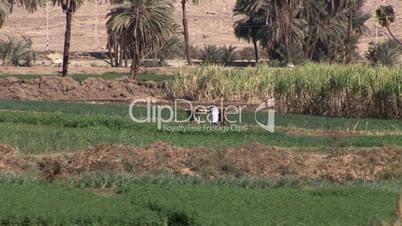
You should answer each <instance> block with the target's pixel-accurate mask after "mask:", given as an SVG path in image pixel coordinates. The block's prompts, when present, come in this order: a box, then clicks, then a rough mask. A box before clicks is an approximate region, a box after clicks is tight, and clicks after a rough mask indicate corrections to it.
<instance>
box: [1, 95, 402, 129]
mask: <svg viewBox="0 0 402 226" xmlns="http://www.w3.org/2000/svg"><path fill="white" fill-rule="evenodd" d="M0 109H3V110H10V111H30V112H31V111H32V112H49V113H63V114H78V115H100V116H102V115H103V116H113V117H122V120H128V105H127V104H111V103H105V104H90V103H78V102H57V101H24V100H0ZM134 114H135V115H145V114H146V109H145V107H137V108H134ZM13 115H15V116H16V117H17V116H18V114H13ZM22 115H23V114H22ZM163 116H164V114H163ZM264 116H266V114H264V113H260V114H258V118H261V121H263V122H265V121H264ZM178 117H179V119H182V118H183V117H185V113H184V112H183V111H179V115H178ZM115 119H116V118H115ZM242 120H243V122H244V123H245V124H252V123H255V119H254V113H253V112H247V111H246V112H244V115H243V118H242ZM265 120H266V119H265ZM124 122H126V121H124ZM275 124H276V125H277V126H281V127H296V128H305V129H324V130H343V131H346V130H349V131H353V130H355V131H377V132H381V131H401V130H402V121H401V120H398V119H373V118H355V119H353V118H331V117H324V116H312V115H301V114H281V113H276V114H275Z"/></svg>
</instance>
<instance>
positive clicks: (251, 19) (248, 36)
mask: <svg viewBox="0 0 402 226" xmlns="http://www.w3.org/2000/svg"><path fill="white" fill-rule="evenodd" d="M245 6H246V4H245V1H244V0H238V1H237V2H236V5H235V7H234V10H233V11H234V14H235V15H244V16H245V17H244V18H242V19H239V20H237V21H236V22H235V24H234V33H235V36H236V37H237V38H239V39H243V40H245V41H247V42H249V43H250V42H251V43H253V47H254V55H255V62H256V63H257V62H258V59H259V54H258V40H259V35H258V33H259V32H260V30H261V29H262V28H263V26H264V25H265V17H264V15H263V11H262V10H259V11H258V12H254V11H250V10H247V9H245V8H244V7H245Z"/></svg>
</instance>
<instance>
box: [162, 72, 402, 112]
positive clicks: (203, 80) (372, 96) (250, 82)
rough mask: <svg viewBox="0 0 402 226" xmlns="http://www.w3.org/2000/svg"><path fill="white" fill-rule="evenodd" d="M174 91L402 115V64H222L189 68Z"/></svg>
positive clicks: (285, 106)
mask: <svg viewBox="0 0 402 226" xmlns="http://www.w3.org/2000/svg"><path fill="white" fill-rule="evenodd" d="M169 87H170V94H171V95H172V96H174V97H187V98H192V99H194V100H202V101H206V100H218V99H220V98H221V97H223V98H225V100H226V101H251V102H257V103H260V101H265V100H267V99H268V98H275V99H276V102H275V108H276V109H277V110H279V111H280V112H298V113H309V114H319V115H326V116H335V117H346V116H348V117H368V116H370V117H384V118H386V117H388V118H392V117H394V118H400V117H401V116H402V112H401V108H400V106H401V105H402V103H401V101H402V100H401V96H402V71H401V69H400V68H387V67H375V68H370V67H366V66H363V65H347V66H345V65H327V64H306V65H304V66H301V67H296V68H292V69H273V68H270V67H268V66H266V65H259V66H257V67H256V68H246V69H243V70H238V69H227V68H224V67H221V66H205V67H198V68H185V69H183V70H182V71H181V72H180V73H179V75H178V77H176V79H175V80H173V81H172V82H171V84H170V86H169Z"/></svg>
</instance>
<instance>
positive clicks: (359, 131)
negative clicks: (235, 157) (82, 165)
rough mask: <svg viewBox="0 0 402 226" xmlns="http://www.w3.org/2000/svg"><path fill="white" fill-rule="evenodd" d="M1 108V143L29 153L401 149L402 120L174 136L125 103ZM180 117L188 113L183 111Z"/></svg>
mask: <svg viewBox="0 0 402 226" xmlns="http://www.w3.org/2000/svg"><path fill="white" fill-rule="evenodd" d="M0 108H1V109H2V110H3V111H1V112H0V122H1V124H0V127H1V131H2V132H1V133H0V143H3V144H9V145H10V146H12V147H14V148H16V149H17V150H19V151H21V152H26V153H28V152H29V153H40V152H49V151H72V150H79V149H84V148H87V147H88V146H90V145H95V144H100V143H102V144H103V143H109V144H110V143H111V144H130V145H148V144H150V143H154V142H158V141H163V142H168V143H171V144H174V145H178V146H183V147H194V146H197V147H201V146H205V147H228V146H232V147H233V146H239V145H242V144H249V143H260V144H265V145H270V146H279V147H288V148H292V149H296V150H297V149H300V150H302V149H310V150H317V151H327V150H328V149H331V148H334V146H336V147H341V148H357V147H378V146H380V147H381V146H385V145H393V146H402V139H401V137H402V135H401V134H402V132H401V131H402V130H401V128H402V122H401V121H400V120H381V119H336V118H326V117H320V116H305V115H296V114H278V115H277V116H276V125H277V128H278V129H277V131H276V132H275V133H268V132H267V131H265V130H263V129H260V128H258V127H256V126H253V125H252V124H253V121H254V120H255V119H254V113H251V112H248V113H246V114H244V116H243V118H244V124H245V125H246V126H248V130H247V131H242V132H238V131H229V132H225V133H222V132H220V131H216V132H205V131H200V132H198V131H193V132H170V131H163V130H158V129H157V126H156V124H153V123H144V124H139V123H134V122H132V121H130V119H129V116H128V107H127V105H123V104H121V105H120V104H119V105H118V104H103V105H102V104H88V103H66V102H47V101H9V100H7V101H5V100H3V101H0ZM135 114H137V115H145V114H146V109H145V108H136V110H135ZM180 116H181V117H184V116H185V113H184V112H180ZM261 118H263V117H261ZM334 140H335V141H334ZM334 142H335V143H334Z"/></svg>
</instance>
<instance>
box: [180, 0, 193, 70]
mask: <svg viewBox="0 0 402 226" xmlns="http://www.w3.org/2000/svg"><path fill="white" fill-rule="evenodd" d="M186 3H187V0H181V8H182V13H183V31H184V45H185V47H186V58H187V63H188V65H191V64H192V62H191V56H190V51H189V48H190V37H189V36H190V35H189V32H188V21H187V16H186Z"/></svg>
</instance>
